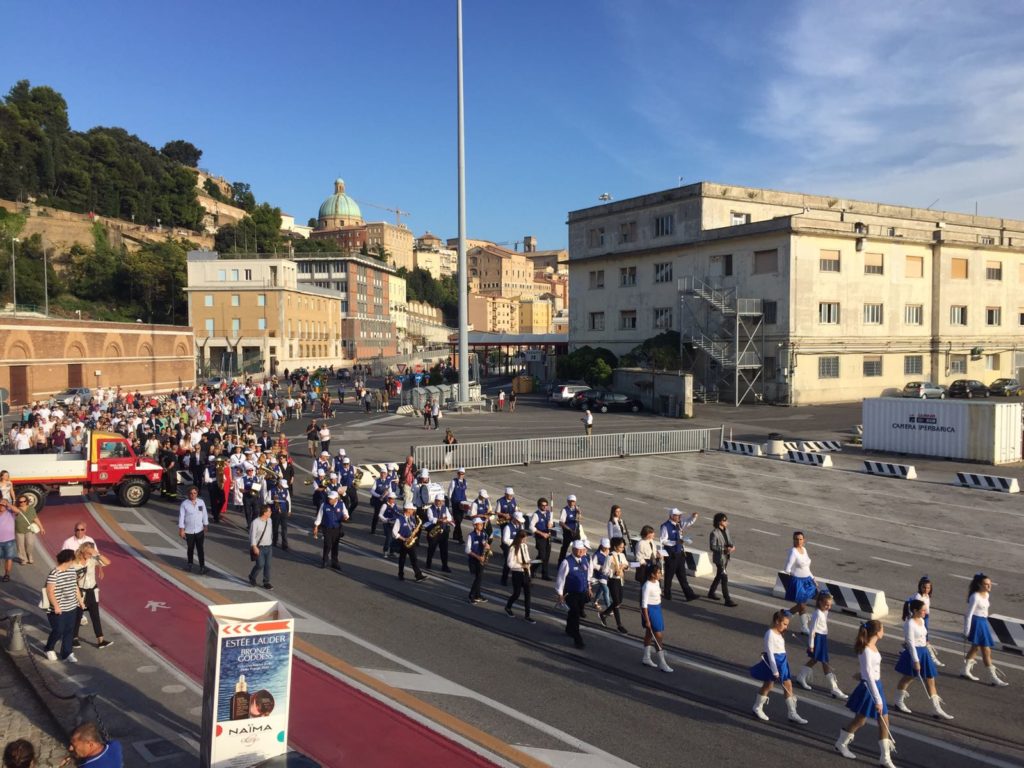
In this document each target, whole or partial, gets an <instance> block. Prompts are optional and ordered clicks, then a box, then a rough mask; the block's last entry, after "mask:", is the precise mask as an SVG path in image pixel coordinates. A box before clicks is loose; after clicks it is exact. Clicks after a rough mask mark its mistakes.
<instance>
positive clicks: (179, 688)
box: [160, 685, 185, 693]
mask: <svg viewBox="0 0 1024 768" xmlns="http://www.w3.org/2000/svg"><path fill="white" fill-rule="evenodd" d="M160 690H161V691H163V692H164V693H184V692H185V686H184V685H165V686H164V687H163V688H161V689H160Z"/></svg>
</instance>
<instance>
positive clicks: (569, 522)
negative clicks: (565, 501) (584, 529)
mask: <svg viewBox="0 0 1024 768" xmlns="http://www.w3.org/2000/svg"><path fill="white" fill-rule="evenodd" d="M562 511H563V512H565V527H566V528H568V529H569V530H570V531H572V532H573V533H575V532H576V530H577V529H578V528H579V525H580V524H579V523H578V522H577V520H576V516H577V515H578V514H579V513H580V510H579V507H565V508H563V509H562Z"/></svg>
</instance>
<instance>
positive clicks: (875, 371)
mask: <svg viewBox="0 0 1024 768" xmlns="http://www.w3.org/2000/svg"><path fill="white" fill-rule="evenodd" d="M864 375H865V376H881V375H882V356H881V355H864Z"/></svg>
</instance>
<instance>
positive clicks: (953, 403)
mask: <svg viewBox="0 0 1024 768" xmlns="http://www.w3.org/2000/svg"><path fill="white" fill-rule="evenodd" d="M1022 414H1024V408H1022V404H1021V403H995V402H989V401H980V402H979V401H977V400H918V399H916V398H913V399H911V398H903V397H873V398H869V399H866V400H865V401H864V406H863V411H862V420H863V424H864V450H867V451H882V452H884V453H907V454H914V455H918V456H939V457H941V458H944V459H961V460H964V461H979V462H983V463H985V464H1009V463H1012V462H1015V461H1020V460H1021V442H1022V441H1021V435H1022V429H1024V424H1022V421H1021V417H1022Z"/></svg>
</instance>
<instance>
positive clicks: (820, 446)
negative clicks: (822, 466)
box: [797, 440, 843, 453]
mask: <svg viewBox="0 0 1024 768" xmlns="http://www.w3.org/2000/svg"><path fill="white" fill-rule="evenodd" d="M797 450H800V451H814V452H816V453H841V452H842V450H843V446H842V444H841V443H840V442H839V441H838V440H801V441H800V447H799V448H798V449H797Z"/></svg>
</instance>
